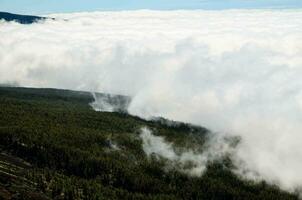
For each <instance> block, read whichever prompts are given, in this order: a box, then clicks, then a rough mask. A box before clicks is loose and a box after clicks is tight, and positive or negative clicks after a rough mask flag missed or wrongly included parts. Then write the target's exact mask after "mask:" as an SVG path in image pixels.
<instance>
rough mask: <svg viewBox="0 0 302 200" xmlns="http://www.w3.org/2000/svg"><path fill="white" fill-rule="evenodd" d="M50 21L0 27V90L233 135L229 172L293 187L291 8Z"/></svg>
mask: <svg viewBox="0 0 302 200" xmlns="http://www.w3.org/2000/svg"><path fill="white" fill-rule="evenodd" d="M51 17H55V18H56V19H57V20H55V21H53V20H48V21H45V22H41V23H37V24H32V25H26V26H25V25H20V24H17V23H13V22H11V23H5V22H0V36H1V37H0V80H1V82H2V83H18V84H19V85H22V86H34V87H56V88H68V89H79V90H88V91H98V92H105V93H114V94H121V95H128V96H131V98H132V101H131V103H130V104H129V107H128V111H129V112H130V113H131V114H134V115H139V116H141V117H146V118H148V117H151V116H162V117H166V118H169V119H173V120H178V121H185V122H191V123H194V124H199V125H203V126H205V127H207V128H209V129H211V130H213V131H215V132H220V133H221V134H231V135H232V134H235V135H239V136H240V137H241V138H242V140H241V143H240V144H239V145H238V147H237V150H236V152H234V155H235V157H236V158H237V160H240V162H239V161H238V162H236V160H235V163H237V165H240V170H238V172H237V173H238V174H241V175H242V176H244V177H248V178H255V177H258V176H259V177H261V178H263V179H265V180H267V181H269V182H272V183H277V184H279V185H280V186H281V187H282V188H284V189H294V188H297V187H301V186H302V175H299V174H300V169H301V168H302V150H301V148H300V147H301V145H302V142H301V141H302V125H301V121H302V81H301V77H300V76H301V74H302V59H301V58H302V11H301V10H282V11H280V10H274V11H273V10H229V11H120V12H92V13H73V14H54V15H51ZM64 19H66V20H64ZM256 175H257V176H256Z"/></svg>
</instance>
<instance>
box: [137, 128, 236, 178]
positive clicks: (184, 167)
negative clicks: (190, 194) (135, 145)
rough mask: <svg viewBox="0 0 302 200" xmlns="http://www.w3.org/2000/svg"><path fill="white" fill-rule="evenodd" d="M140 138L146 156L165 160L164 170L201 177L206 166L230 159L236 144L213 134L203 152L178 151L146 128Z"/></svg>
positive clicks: (192, 150)
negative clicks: (226, 158) (228, 157)
mask: <svg viewBox="0 0 302 200" xmlns="http://www.w3.org/2000/svg"><path fill="white" fill-rule="evenodd" d="M140 138H141V139H142V142H143V144H142V147H143V150H144V152H145V153H146V155H147V156H149V157H151V156H155V158H158V159H162V158H163V159H165V161H168V162H166V163H165V164H166V166H165V167H166V169H167V170H170V169H171V168H172V169H176V170H179V171H181V172H184V173H186V174H188V175H191V176H202V175H203V173H204V172H205V170H206V168H207V164H209V163H211V162H214V161H221V160H222V159H224V158H225V157H226V156H230V157H232V155H233V153H234V151H235V150H236V149H235V147H236V144H234V142H232V140H231V139H228V138H224V136H223V135H221V134H214V133H213V135H211V137H209V138H208V140H207V141H206V143H205V144H203V145H204V146H203V151H202V152H200V151H198V150H197V149H185V150H180V149H178V148H177V146H176V145H174V144H173V143H171V142H167V141H166V140H165V138H164V137H162V136H156V135H154V134H153V132H152V131H151V130H150V129H148V128H147V127H143V128H141V133H140Z"/></svg>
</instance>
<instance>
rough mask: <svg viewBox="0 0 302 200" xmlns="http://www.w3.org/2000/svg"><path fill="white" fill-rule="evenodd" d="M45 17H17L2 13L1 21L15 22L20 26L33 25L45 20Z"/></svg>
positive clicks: (0, 13) (0, 14)
mask: <svg viewBox="0 0 302 200" xmlns="http://www.w3.org/2000/svg"><path fill="white" fill-rule="evenodd" d="M45 19H46V18H45V17H38V16H32V15H17V14H12V13H7V12H0V20H5V21H15V22H18V23H20V24H32V23H35V22H37V21H39V20H45Z"/></svg>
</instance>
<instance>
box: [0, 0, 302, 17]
mask: <svg viewBox="0 0 302 200" xmlns="http://www.w3.org/2000/svg"><path fill="white" fill-rule="evenodd" d="M301 7H302V1H301V0H265V1H264V0H110V1H108V0H60V1H53V0H48V1H47V0H22V1H20V0H0V11H7V12H13V13H20V14H49V13H61V12H81V11H98V10H135V9H152V10H177V9H207V10H220V9H242V8H245V9H250V8H254V9H256V8H276V9H280V8H301Z"/></svg>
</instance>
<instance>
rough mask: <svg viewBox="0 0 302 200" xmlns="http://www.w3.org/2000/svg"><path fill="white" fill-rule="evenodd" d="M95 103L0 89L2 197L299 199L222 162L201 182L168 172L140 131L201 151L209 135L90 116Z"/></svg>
mask: <svg viewBox="0 0 302 200" xmlns="http://www.w3.org/2000/svg"><path fill="white" fill-rule="evenodd" d="M97 95H104V94H97ZM117 98H118V99H121V98H126V97H122V96H117ZM110 99H114V97H113V96H111V97H110ZM93 101H94V99H93V96H92V95H91V94H90V93H88V92H76V91H69V90H57V89H32V88H13V87H0V138H1V140H0V199H282V200H284V199H297V196H296V195H294V194H290V193H287V192H285V191H281V190H279V189H278V187H276V186H271V185H268V184H266V183H265V182H261V183H254V182H251V181H245V180H241V179H239V178H238V177H236V176H235V175H234V174H233V173H232V172H231V168H232V164H231V163H230V161H229V160H228V158H225V159H223V160H219V161H218V160H217V161H215V162H212V163H210V164H208V166H207V170H206V172H205V173H204V174H203V175H202V176H201V177H194V176H188V175H187V174H185V173H183V172H181V171H179V170H177V168H173V167H171V168H169V169H167V168H166V167H165V165H166V162H167V161H166V160H164V159H161V158H158V157H155V156H151V157H148V156H146V154H145V152H144V150H143V148H142V140H141V139H140V137H139V135H140V130H141V128H142V127H147V128H148V129H150V130H152V131H153V132H154V134H155V135H157V136H162V137H164V138H165V139H166V140H167V141H169V142H172V143H173V144H175V145H176V146H178V147H180V148H188V147H192V146H195V147H200V148H201V149H202V145H203V144H204V142H205V141H206V138H207V135H208V134H209V131H208V130H207V129H206V128H203V127H197V126H192V125H189V124H184V123H173V122H171V121H167V120H165V119H161V120H152V121H147V120H143V119H140V118H138V117H134V116H130V115H128V114H127V113H126V112H124V111H123V109H122V112H96V111H94V110H93V109H92V107H91V106H90V104H91V103H92V102H93ZM113 102H119V101H116V100H114V101H113ZM122 102H123V101H122Z"/></svg>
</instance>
